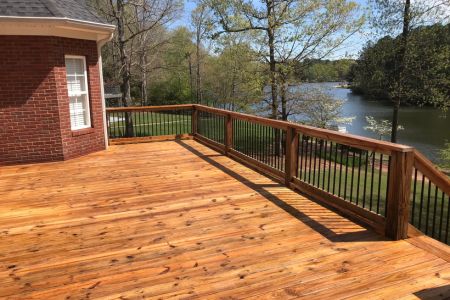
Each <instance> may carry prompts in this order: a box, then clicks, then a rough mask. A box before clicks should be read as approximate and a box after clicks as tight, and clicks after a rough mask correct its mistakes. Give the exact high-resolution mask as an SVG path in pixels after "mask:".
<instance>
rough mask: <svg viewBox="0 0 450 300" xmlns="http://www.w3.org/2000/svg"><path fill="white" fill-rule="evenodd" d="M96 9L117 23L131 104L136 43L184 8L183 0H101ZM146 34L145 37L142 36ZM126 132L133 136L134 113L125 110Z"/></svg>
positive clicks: (117, 43) (125, 88)
mask: <svg viewBox="0 0 450 300" xmlns="http://www.w3.org/2000/svg"><path fill="white" fill-rule="evenodd" d="M91 2H92V3H91V4H92V5H94V6H95V9H96V10H97V11H99V12H100V13H101V14H102V15H103V16H105V17H106V18H107V19H109V20H110V21H112V22H113V23H114V24H115V25H116V26H117V29H116V30H117V34H116V41H115V43H114V45H115V46H116V47H117V51H118V53H119V59H120V64H119V70H120V71H119V72H120V74H121V84H120V89H121V92H122V105H123V106H129V105H130V104H131V83H130V82H131V59H130V57H131V56H132V53H131V52H132V50H133V47H131V45H133V43H134V42H135V40H136V39H137V38H139V37H141V36H142V35H143V34H145V33H147V32H149V31H151V30H152V29H154V28H156V27H158V26H160V25H162V24H166V23H167V22H169V21H171V20H172V19H173V16H174V14H175V13H176V12H177V11H178V10H179V9H180V2H179V0H134V1H133V0H97V1H91ZM141 38H142V37H141ZM125 123H126V134H127V136H133V135H134V133H133V124H132V120H131V114H125Z"/></svg>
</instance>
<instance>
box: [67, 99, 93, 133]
mask: <svg viewBox="0 0 450 300" xmlns="http://www.w3.org/2000/svg"><path fill="white" fill-rule="evenodd" d="M87 105H88V102H87V97H86V95H81V96H73V97H70V122H71V125H72V128H82V127H86V126H89V123H88V120H89V115H88V109H87Z"/></svg>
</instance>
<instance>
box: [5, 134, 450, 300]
mask: <svg viewBox="0 0 450 300" xmlns="http://www.w3.org/2000/svg"><path fill="white" fill-rule="evenodd" d="M449 280H450V264H449V263H448V262H446V261H445V260H443V259H442V258H440V257H437V256H435V255H434V254H432V253H431V252H427V251H426V250H423V249H422V248H418V247H416V246H414V245H413V244H412V243H408V242H407V241H396V242H393V241H388V240H385V239H384V238H382V237H381V236H379V235H377V234H376V233H374V232H372V231H370V230H368V229H365V228H363V227H361V226H360V225H358V224H355V223H354V222H352V221H350V220H348V219H346V218H344V217H342V216H340V215H338V214H336V213H334V212H333V211H330V210H329V209H327V208H325V207H323V206H320V205H319V204H317V203H315V202H313V201H311V200H309V199H308V198H307V197H305V196H302V195H300V194H298V193H295V192H293V191H291V190H289V189H287V188H285V187H283V186H281V185H280V184H278V183H277V182H275V181H273V180H271V179H269V178H267V177H265V176H262V175H261V174H259V173H257V172H255V171H253V170H251V169H249V168H247V167H245V166H243V165H241V164H239V163H237V162H235V161H233V160H231V159H229V158H227V157H225V156H223V155H220V154H218V153H217V152H215V151H213V150H211V149H209V148H207V147H205V146H203V145H201V144H198V143H197V142H195V141H192V140H186V141H178V142H174V141H172V142H154V143H146V144H135V145H117V146H112V147H110V149H108V150H107V151H102V152H98V153H94V154H91V155H88V156H85V157H81V158H78V159H74V160H70V161H65V162H57V163H48V164H32V165H22V166H8V167H2V168H0V298H11V299H83V298H89V299H142V298H149V299H152V298H154V299H184V298H188V299H245V298H248V299H297V298H306V299H395V298H398V299H400V298H402V299H426V298H427V297H428V298H430V299H439V298H441V299H445V298H446V297H449V296H450V288H449V286H450V282H449Z"/></svg>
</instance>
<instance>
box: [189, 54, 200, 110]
mask: <svg viewBox="0 0 450 300" xmlns="http://www.w3.org/2000/svg"><path fill="white" fill-rule="evenodd" d="M187 57H188V63H189V88H190V90H191V93H190V94H191V100H193V98H194V97H193V92H194V75H193V74H192V56H191V53H188V54H187ZM197 104H198V103H197Z"/></svg>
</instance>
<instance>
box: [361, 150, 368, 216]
mask: <svg viewBox="0 0 450 300" xmlns="http://www.w3.org/2000/svg"><path fill="white" fill-rule="evenodd" d="M365 153H366V158H365V167H364V191H363V199H362V202H363V208H365V207H366V193H367V169H368V166H369V151H365Z"/></svg>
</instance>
